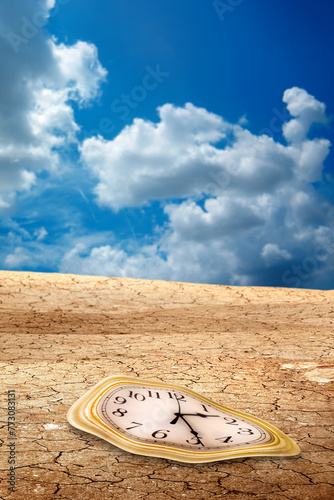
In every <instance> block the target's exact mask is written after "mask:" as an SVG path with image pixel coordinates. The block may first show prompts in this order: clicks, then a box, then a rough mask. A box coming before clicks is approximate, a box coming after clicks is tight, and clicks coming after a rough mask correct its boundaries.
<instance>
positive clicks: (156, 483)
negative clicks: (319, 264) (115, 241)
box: [0, 271, 334, 500]
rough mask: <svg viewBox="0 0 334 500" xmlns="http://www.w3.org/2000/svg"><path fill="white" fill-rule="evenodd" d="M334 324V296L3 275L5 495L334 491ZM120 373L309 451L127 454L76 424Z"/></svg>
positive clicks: (291, 499) (312, 499) (317, 494)
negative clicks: (158, 383)
mask: <svg viewBox="0 0 334 500" xmlns="http://www.w3.org/2000/svg"><path fill="white" fill-rule="evenodd" d="M333 323H334V291H315V290H298V289H283V288H258V287H229V286H215V285H203V284H200V285H198V284H189V283H175V282H165V281H151V280H137V279H129V278H105V277H90V276H75V275H62V274H43V273H22V272H5V271H4V272H0V324H1V328H0V335H1V346H2V349H1V363H0V366H1V372H0V377H1V387H2V391H1V394H2V402H1V422H2V424H1V426H2V427H1V443H2V446H1V455H0V456H1V472H0V473H1V484H0V497H1V498H2V499H6V500H7V499H13V500H14V499H23V500H25V499H27V500H28V499H29V500H30V499H49V498H50V499H69V500H76V499H88V500H95V499H96V500H101V499H109V498H110V499H115V500H116V499H117V500H118V499H120V500H137V499H138V500H141V499H147V500H168V499H183V498H184V499H187V500H188V499H204V500H205V499H211V498H212V499H226V500H237V499H238V500H239V499H240V500H241V499H252V500H330V499H333V498H334V486H333V483H334V473H333V459H334V453H333V448H334V446H333V430H334V418H333V412H332V411H333V408H332V406H331V402H330V401H331V395H333V379H334V375H333V373H334V371H333V326H334V324H333ZM113 374H123V375H130V376H136V377H137V376H138V377H141V378H147V379H152V380H163V381H166V382H171V383H175V384H178V385H182V386H185V387H188V388H190V389H193V390H195V391H197V392H199V393H201V394H203V395H204V396H206V397H208V398H211V399H214V400H216V401H218V402H220V403H221V404H223V405H225V406H228V407H231V408H234V409H237V410H241V411H245V412H247V413H250V414H253V415H255V416H257V417H260V418H262V419H264V420H267V421H268V422H270V423H272V424H273V425H275V426H276V427H278V428H280V429H281V430H282V431H283V432H285V433H286V434H288V435H289V436H290V437H291V438H292V439H294V440H295V441H296V442H297V443H298V444H299V446H300V448H301V454H300V455H299V456H297V457H286V458H284V457H283V458H276V457H273V458H268V457H259V458H242V459H236V460H227V461H220V462H212V463H205V464H186V463H179V462H176V461H172V460H166V459H161V458H150V457H145V456H140V455H133V454H131V453H128V452H125V451H122V450H120V449H118V448H116V447H115V446H113V445H111V444H109V443H107V442H105V441H103V440H101V439H99V438H97V437H94V436H92V435H90V434H88V433H85V432H81V431H79V430H77V429H75V428H74V427H72V426H71V425H70V424H69V423H68V422H67V419H66V413H67V410H68V409H69V407H70V406H71V405H72V404H73V403H74V402H75V401H76V400H77V399H78V398H79V397H80V396H81V395H82V394H84V393H85V392H86V391H87V390H88V389H89V388H91V387H92V386H93V385H95V384H96V383H97V382H98V381H100V380H101V379H103V378H104V377H106V376H108V375H113ZM14 390H15V403H16V405H15V409H16V415H15V418H16V420H15V429H14V433H15V436H13V435H12V436H10V435H9V429H12V427H11V426H10V427H8V391H14ZM12 394H13V392H12ZM14 437H15V450H14V451H15V469H14V472H15V485H16V486H15V491H10V490H8V487H9V485H10V483H9V482H8V481H9V467H10V466H9V464H8V460H9V458H10V446H8V443H10V442H13V440H14Z"/></svg>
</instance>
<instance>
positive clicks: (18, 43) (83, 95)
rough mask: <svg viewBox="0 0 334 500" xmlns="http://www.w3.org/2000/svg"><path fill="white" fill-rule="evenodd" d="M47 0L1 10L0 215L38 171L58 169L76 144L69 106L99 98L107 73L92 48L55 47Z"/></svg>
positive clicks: (83, 45)
mask: <svg viewBox="0 0 334 500" xmlns="http://www.w3.org/2000/svg"><path fill="white" fill-rule="evenodd" d="M53 6H54V2H53V1H50V0H31V1H29V2H21V1H18V0H13V1H11V2H10V3H9V2H2V3H1V5H0V19H1V22H0V52H1V57H2V68H1V73H2V77H1V78H2V86H1V92H2V95H1V102H0V210H1V209H2V211H4V210H6V209H7V210H8V209H10V207H12V206H13V205H14V203H15V197H16V193H17V192H19V191H27V190H29V189H30V188H31V186H32V185H33V184H34V183H35V182H36V174H37V173H38V172H41V171H42V170H49V171H50V170H56V169H57V168H59V162H60V156H59V153H60V149H61V148H66V147H67V146H68V145H69V144H70V143H71V142H75V141H76V133H77V132H78V130H79V126H78V125H77V123H76V122H75V118H74V113H73V108H72V103H71V101H73V100H75V101H77V102H78V103H79V104H80V105H86V104H88V103H89V102H90V100H92V99H94V98H96V97H97V95H98V89H99V86H100V84H101V82H102V81H103V80H104V79H105V77H106V71H105V70H104V69H103V68H102V66H101V64H100V63H99V61H98V54H97V50H96V47H95V46H94V45H92V44H88V43H85V42H77V43H76V44H75V45H73V46H66V45H64V44H57V42H56V41H55V40H54V39H52V38H51V36H48V35H47V33H46V31H45V30H43V29H42V26H44V25H45V23H46V21H47V19H48V17H49V9H51V8H52V7H53Z"/></svg>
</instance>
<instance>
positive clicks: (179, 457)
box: [67, 375, 300, 463]
mask: <svg viewBox="0 0 334 500" xmlns="http://www.w3.org/2000/svg"><path fill="white" fill-rule="evenodd" d="M124 384H131V385H138V386H143V385H148V386H154V387H156V388H167V389H171V390H174V391H181V392H183V393H185V394H189V395H190V396H193V397H196V398H197V399H199V400H200V401H203V403H207V404H210V405H211V406H214V407H216V408H218V409H219V410H222V411H225V412H229V413H230V414H231V415H234V416H236V417H239V418H246V419H248V420H249V421H250V422H252V423H254V424H257V425H259V426H261V427H262V428H263V429H265V430H266V431H267V432H268V433H269V434H270V435H271V436H272V437H273V440H272V441H271V442H269V443H267V444H263V445H257V446H256V445H254V446H247V447H244V448H243V447H238V448H236V449H233V448H230V449H228V450H215V451H207V452H203V451H195V450H191V451H190V450H184V449H181V448H179V449H177V448H175V447H170V446H167V445H165V444H151V443H149V444H148V443H139V442H138V441H135V440H132V439H130V438H128V437H126V436H124V435H123V434H122V433H121V432H119V431H117V430H116V429H113V428H111V427H109V426H108V425H107V424H106V423H105V422H104V421H103V420H102V419H101V417H100V416H99V415H98V413H97V406H98V404H99V402H100V400H101V398H103V396H104V395H105V394H106V393H107V392H108V391H109V390H110V389H113V388H115V387H117V386H121V385H124ZM67 420H68V421H69V423H70V424H71V425H73V426H74V427H76V428H78V429H80V430H83V431H85V432H89V433H90V434H93V435H95V436H98V437H100V438H102V439H104V440H105V441H108V442H109V443H111V444H113V445H115V446H117V447H118V448H121V449H123V450H125V451H128V452H130V453H134V454H137V455H145V456H150V457H160V458H167V459H170V460H176V461H178V462H186V463H202V462H215V461H220V460H228V459H233V458H243V457H252V456H295V455H298V454H299V453H300V449H299V446H298V445H297V444H296V443H295V442H294V441H293V440H292V439H291V438H289V437H288V436H287V435H286V434H284V432H282V431H280V430H279V429H277V427H274V426H273V425H272V424H269V423H268V422H265V421H264V420H262V419H260V418H258V417H254V416H252V415H249V414H247V413H243V412H240V411H237V410H233V409H231V408H228V407H226V406H223V405H221V404H220V403H217V402H216V401H213V400H211V399H208V398H206V397H205V396H202V395H201V394H199V393H197V392H195V391H193V390H191V389H188V388H187V387H182V386H179V385H176V384H171V383H168V382H161V381H158V380H148V379H141V378H136V377H129V376H125V375H111V376H109V377H106V378H104V379H103V380H101V381H100V382H98V383H97V384H96V385H94V386H93V387H92V388H91V389H90V390H89V391H88V392H86V393H85V394H84V395H83V396H81V397H80V398H79V399H78V400H77V401H76V402H75V403H74V404H73V405H72V406H71V408H70V409H69V410H68V412H67Z"/></svg>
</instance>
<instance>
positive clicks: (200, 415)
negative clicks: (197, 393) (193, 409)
mask: <svg viewBox="0 0 334 500" xmlns="http://www.w3.org/2000/svg"><path fill="white" fill-rule="evenodd" d="M181 415H192V416H194V417H202V418H207V417H219V415H205V414H204V413H181ZM171 423H172V422H171Z"/></svg>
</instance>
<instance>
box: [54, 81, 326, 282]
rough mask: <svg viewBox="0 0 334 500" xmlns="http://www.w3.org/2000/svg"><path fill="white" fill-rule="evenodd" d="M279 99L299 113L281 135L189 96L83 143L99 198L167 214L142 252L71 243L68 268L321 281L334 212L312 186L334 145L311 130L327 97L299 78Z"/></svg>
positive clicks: (322, 118) (208, 278)
mask: <svg viewBox="0 0 334 500" xmlns="http://www.w3.org/2000/svg"><path fill="white" fill-rule="evenodd" d="M283 101H284V102H285V103H286V104H287V109H288V111H289V113H290V115H291V119H290V120H288V121H287V122H286V123H284V124H283V129H282V132H283V140H282V141H281V142H280V141H275V140H274V139H273V138H272V137H269V136H268V135H265V134H262V135H257V134H253V133H251V132H250V131H249V130H247V129H245V128H243V127H242V126H240V123H239V124H231V123H228V122H226V121H225V120H224V119H223V118H222V117H220V116H217V115H215V114H213V113H210V112H208V111H207V110H205V109H202V108H197V107H195V106H194V105H192V104H186V105H185V106H184V107H182V108H180V107H176V106H173V105H171V104H166V105H164V106H162V107H160V108H159V109H158V113H159V121H158V123H152V122H149V121H145V120H142V119H136V120H134V122H133V124H132V125H130V126H127V127H125V128H124V129H123V130H122V131H121V133H120V134H119V135H118V136H117V137H115V138H114V139H113V140H111V141H107V140H105V139H103V138H102V137H100V136H98V137H92V138H90V139H87V140H85V141H84V143H83V145H82V147H81V157H82V160H83V162H84V164H85V165H86V167H87V168H88V169H89V170H90V171H91V172H92V173H93V175H94V176H95V177H96V179H97V184H96V187H95V195H96V199H97V202H98V203H99V204H100V205H102V206H105V207H108V208H110V209H111V210H113V211H118V210H120V209H122V208H125V207H129V206H132V207H139V206H142V205H145V204H149V203H150V202H151V201H152V200H155V201H156V200H158V201H159V202H160V203H161V207H162V210H163V211H164V214H165V216H167V223H166V224H165V226H164V228H163V230H162V231H161V232H160V234H159V237H157V238H156V240H155V241H154V242H153V243H151V244H150V245H146V246H145V247H142V248H137V250H133V249H131V248H130V249H125V248H124V245H123V247H119V248H115V247H112V246H108V245H103V246H101V247H94V248H91V249H87V248H86V249H85V251H84V252H83V249H82V248H81V249H80V248H74V249H72V253H69V254H67V255H66V257H65V259H64V261H63V269H64V270H67V269H70V268H73V266H74V267H75V269H76V270H77V272H81V271H82V270H83V269H86V270H87V269H88V271H89V272H91V273H93V274H99V273H100V272H101V270H102V269H104V270H107V271H108V273H109V274H112V275H116V276H138V277H150V278H163V279H177V280H184V281H197V282H212V283H230V284H243V285H249V284H273V283H274V284H276V285H290V286H304V285H305V282H306V281H307V278H310V276H311V275H312V279H313V281H314V283H317V282H319V283H320V282H321V279H322V278H321V276H322V277H323V274H321V273H323V268H324V266H325V265H326V268H327V271H328V269H332V266H333V255H334V251H331V248H332V245H333V242H334V235H333V230H332V229H330V227H331V226H332V227H333V220H334V209H333V205H331V204H330V203H329V202H328V201H326V200H325V199H324V198H322V196H321V195H320V194H319V193H318V191H316V189H315V188H314V186H313V184H312V183H314V182H316V181H321V180H322V174H323V168H324V166H323V162H324V160H325V159H326V157H327V155H328V153H329V148H330V143H329V141H328V140H327V139H323V138H320V139H319V138H312V139H311V138H309V136H310V129H311V128H312V126H313V124H314V123H320V124H325V123H326V121H327V118H326V115H325V106H324V104H323V103H321V102H319V101H318V100H317V99H315V98H314V97H313V96H311V95H309V94H308V93H307V92H306V91H305V90H303V89H300V88H296V87H294V88H291V89H288V90H286V91H285V92H284V95H283ZM284 139H285V141H286V142H284ZM175 198H177V199H178V201H177V202H176V200H173V199H175ZM180 199H181V201H180ZM314 253H316V254H317V255H318V257H317V256H316V255H314ZM319 256H320V258H319ZM305 259H306V260H307V259H309V261H307V262H308V264H306V260H305ZM310 259H311V260H310ZM312 265H313V269H312V272H311V267H312ZM304 267H306V268H307V269H306V270H305V269H304ZM317 280H318V281H317ZM319 280H320V281H319ZM325 281H326V280H325ZM308 284H310V281H308Z"/></svg>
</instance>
